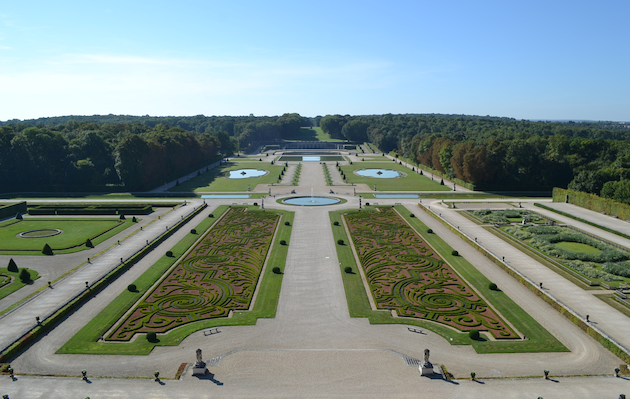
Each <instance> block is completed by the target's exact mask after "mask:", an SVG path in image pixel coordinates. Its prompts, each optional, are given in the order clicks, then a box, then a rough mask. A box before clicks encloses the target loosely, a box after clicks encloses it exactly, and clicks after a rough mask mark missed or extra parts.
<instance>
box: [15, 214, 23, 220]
mask: <svg viewBox="0 0 630 399" xmlns="http://www.w3.org/2000/svg"><path fill="white" fill-rule="evenodd" d="M15 218H16V219H17V220H23V218H22V214H21V213H20V212H18V213H16V214H15Z"/></svg>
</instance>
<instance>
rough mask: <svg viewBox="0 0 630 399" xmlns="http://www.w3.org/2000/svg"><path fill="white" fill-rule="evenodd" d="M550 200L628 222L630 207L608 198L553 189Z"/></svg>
mask: <svg viewBox="0 0 630 399" xmlns="http://www.w3.org/2000/svg"><path fill="white" fill-rule="evenodd" d="M552 198H553V202H565V203H569V204H573V205H577V206H580V207H582V208H586V209H589V210H591V211H595V212H606V214H607V215H616V216H617V217H619V218H620V219H623V220H630V205H627V204H622V203H621V202H617V201H613V200H611V199H609V198H602V197H600V196H598V195H595V194H590V193H585V192H582V191H573V190H568V189H564V188H559V187H554V188H553V194H552Z"/></svg>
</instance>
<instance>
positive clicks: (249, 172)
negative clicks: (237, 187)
mask: <svg viewBox="0 0 630 399" xmlns="http://www.w3.org/2000/svg"><path fill="white" fill-rule="evenodd" d="M267 173H269V172H267V171H266V170H260V169H238V170H230V175H229V176H228V177H227V178H228V179H247V178H248V177H260V176H264V175H266V174H267Z"/></svg>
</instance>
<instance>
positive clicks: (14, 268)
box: [7, 258, 18, 273]
mask: <svg viewBox="0 0 630 399" xmlns="http://www.w3.org/2000/svg"><path fill="white" fill-rule="evenodd" d="M7 269H8V270H9V271H10V272H13V273H17V272H18V267H17V265H16V264H15V261H14V260H13V258H11V259H9V265H8V266H7Z"/></svg>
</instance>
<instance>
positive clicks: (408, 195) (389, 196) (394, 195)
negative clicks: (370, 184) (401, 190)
mask: <svg viewBox="0 0 630 399" xmlns="http://www.w3.org/2000/svg"><path fill="white" fill-rule="evenodd" d="M374 198H420V197H419V196H418V194H374Z"/></svg>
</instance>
